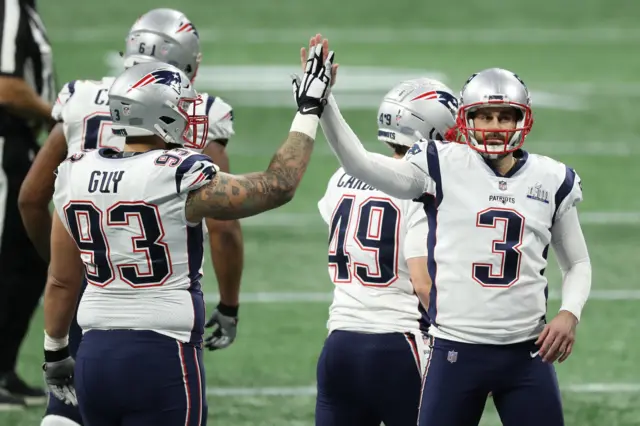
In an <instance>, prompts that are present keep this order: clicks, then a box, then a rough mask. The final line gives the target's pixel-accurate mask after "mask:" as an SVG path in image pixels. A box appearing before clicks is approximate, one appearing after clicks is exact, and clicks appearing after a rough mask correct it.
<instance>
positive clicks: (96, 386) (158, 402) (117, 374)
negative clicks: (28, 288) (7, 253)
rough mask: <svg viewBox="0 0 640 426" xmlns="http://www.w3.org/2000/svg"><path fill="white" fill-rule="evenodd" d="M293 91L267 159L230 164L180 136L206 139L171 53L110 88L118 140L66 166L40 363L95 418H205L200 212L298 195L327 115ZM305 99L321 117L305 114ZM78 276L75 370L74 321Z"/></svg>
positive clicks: (245, 212) (241, 208) (249, 208)
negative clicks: (288, 117) (237, 169)
mask: <svg viewBox="0 0 640 426" xmlns="http://www.w3.org/2000/svg"><path fill="white" fill-rule="evenodd" d="M315 57H319V58H322V52H319V53H318V54H317V55H315ZM314 61H315V62H317V60H316V59H314ZM329 66H330V65H329ZM324 69H325V68H324V67H323V68H322V70H324ZM315 71H316V72H317V74H314V75H310V76H308V79H307V80H308V81H309V82H310V83H312V82H313V80H315V79H319V78H320V77H317V75H318V74H319V72H320V71H318V69H317V68H315ZM327 74H328V73H327V72H325V71H322V76H321V78H322V81H323V84H327V85H328V81H330V75H327ZM150 77H155V80H152V81H151V82H150V83H149V84H144V85H137V84H136V83H137V82H140V81H147V79H149V78H150ZM324 82H326V83H324ZM313 87H318V85H313ZM299 92H300V96H299V98H300V99H301V107H300V110H301V112H299V113H298V114H297V115H296V117H295V119H294V121H293V123H292V125H291V131H290V132H289V135H288V137H287V139H286V140H285V142H284V143H283V144H282V146H281V147H280V148H279V149H278V150H277V151H276V153H275V154H274V156H273V159H272V162H271V163H270V164H269V166H268V168H267V169H266V170H265V171H263V172H254V173H250V174H247V175H231V174H228V173H224V172H222V171H220V170H219V168H218V167H217V166H216V165H214V164H213V162H212V161H211V159H210V158H209V157H207V156H206V155H202V154H198V153H194V152H192V151H189V150H186V149H184V148H182V147H183V146H184V145H186V144H187V143H189V144H197V143H198V142H201V141H202V140H204V139H205V138H206V134H203V135H200V134H199V133H198V130H199V129H200V128H202V125H205V127H206V121H207V117H206V116H204V115H197V114H194V111H195V105H196V104H197V103H199V102H202V98H201V97H199V96H198V95H197V93H196V92H195V90H194V89H193V87H192V85H191V83H190V80H189V78H188V77H187V76H186V75H185V74H184V73H183V72H182V71H181V70H179V69H178V68H176V67H173V66H170V65H168V64H161V63H157V62H150V63H143V64H137V65H134V66H132V67H131V68H128V69H127V70H126V71H125V72H124V73H123V74H121V75H120V76H119V77H118V78H117V79H116V80H115V81H114V83H113V85H112V86H111V88H110V89H109V109H110V111H111V115H112V117H113V118H114V124H113V128H114V131H117V132H120V134H123V135H126V142H125V147H124V151H116V150H113V149H110V148H102V149H98V150H92V151H89V152H81V153H76V154H73V155H72V156H71V157H69V158H68V159H67V160H66V161H64V162H63V163H62V164H61V165H60V166H59V167H58V169H57V178H56V182H55V192H54V196H53V201H54V206H55V213H54V215H53V223H52V231H51V245H52V252H51V262H50V266H49V278H48V280H47V287H46V291H45V298H44V316H45V342H44V349H45V364H44V367H43V368H44V371H45V379H46V382H47V385H48V387H49V390H50V391H51V392H52V393H53V394H54V395H55V396H56V397H57V398H58V399H60V400H62V401H65V402H67V403H70V404H74V403H75V402H76V396H77V403H78V406H79V408H80V411H81V413H82V418H83V420H84V421H85V422H86V423H87V424H90V425H103V426H111V425H113V426H116V425H123V424H132V425H133V424H135V425H140V426H151V425H158V424H172V425H173V424H181V425H187V426H196V425H205V424H206V419H207V408H206V407H207V406H206V395H205V387H206V386H205V383H206V382H205V379H204V370H203V366H202V353H201V351H202V343H203V332H204V329H203V328H204V300H203V294H202V291H201V288H200V279H201V277H202V262H203V232H202V219H203V218H204V217H213V218H216V219H219V220H229V219H240V218H243V217H248V216H253V215H256V214H259V213H261V212H264V211H267V210H270V209H273V208H276V207H278V206H280V205H283V204H285V203H287V202H288V201H290V200H291V199H292V198H293V194H294V193H295V190H296V188H297V186H298V185H299V183H300V180H301V179H302V176H303V174H304V171H305V170H306V167H307V164H308V162H309V159H310V155H311V151H312V148H313V141H314V137H315V133H316V128H317V125H318V122H319V115H320V114H321V113H322V108H321V106H322V105H321V104H320V100H319V99H318V98H313V97H310V96H307V88H306V87H305V88H300V91H299ZM311 104H313V106H319V108H317V109H315V111H316V114H315V115H314V116H313V117H311V116H308V115H304V114H303V112H302V111H309V109H310V108H309V106H310V105H311ZM311 109H314V108H311ZM125 111H126V113H125ZM83 276H85V277H86V279H87V281H88V282H89V285H88V286H87V289H86V291H85V293H84V294H83V296H82V299H81V301H80V306H79V309H78V322H79V324H80V326H81V327H82V329H83V331H84V335H83V339H82V344H81V345H80V348H79V350H78V353H77V357H76V363H75V374H74V360H73V358H71V357H70V354H69V348H68V335H67V333H68V330H69V324H70V322H71V317H72V314H73V310H74V307H75V304H76V300H77V297H78V293H79V289H80V283H81V281H82V278H83ZM74 379H75V380H74ZM76 391H77V394H76Z"/></svg>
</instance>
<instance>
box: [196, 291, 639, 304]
mask: <svg viewBox="0 0 640 426" xmlns="http://www.w3.org/2000/svg"><path fill="white" fill-rule="evenodd" d="M332 298H333V294H332V293H330V292H326V293H325V292H302V291H300V292H256V293H242V294H241V295H240V300H241V301H242V303H268V304H271V303H329V302H331V300H332ZM549 300H560V293H558V292H554V291H551V292H550V293H549ZM589 300H601V301H621V300H640V290H627V289H611V290H591V293H590V294H589ZM205 301H206V302H207V303H217V302H218V296H217V295H214V294H206V295H205Z"/></svg>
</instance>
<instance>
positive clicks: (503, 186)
mask: <svg viewBox="0 0 640 426" xmlns="http://www.w3.org/2000/svg"><path fill="white" fill-rule="evenodd" d="M498 188H499V189H500V191H506V190H507V182H506V181H504V180H501V181H500V182H498Z"/></svg>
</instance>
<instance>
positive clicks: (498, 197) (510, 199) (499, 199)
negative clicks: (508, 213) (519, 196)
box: [489, 195, 516, 204]
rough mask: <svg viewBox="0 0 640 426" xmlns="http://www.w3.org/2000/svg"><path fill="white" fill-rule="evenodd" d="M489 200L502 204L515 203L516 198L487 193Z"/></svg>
mask: <svg viewBox="0 0 640 426" xmlns="http://www.w3.org/2000/svg"><path fill="white" fill-rule="evenodd" d="M489 201H497V202H499V203H502V204H507V203H511V204H515V203H516V198H515V197H509V196H506V195H489Z"/></svg>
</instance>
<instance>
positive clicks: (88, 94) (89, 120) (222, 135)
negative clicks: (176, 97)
mask: <svg viewBox="0 0 640 426" xmlns="http://www.w3.org/2000/svg"><path fill="white" fill-rule="evenodd" d="M114 80H115V77H104V78H103V79H102V80H73V81H70V82H69V83H66V84H65V85H64V86H63V88H62V90H60V93H59V94H58V99H57V100H56V102H55V104H54V106H53V111H52V113H51V116H52V117H53V119H54V120H56V121H62V122H63V129H64V136H65V138H66V139H67V156H69V155H71V154H73V153H75V152H79V151H82V150H87V149H99V148H106V147H110V148H115V149H118V150H122V148H123V147H124V139H125V138H124V137H122V136H116V135H114V134H113V133H112V132H111V125H112V121H111V115H110V113H109V97H108V94H109V88H110V87H111V85H112V84H113V82H114ZM200 95H201V96H202V101H203V102H202V103H200V104H198V105H196V114H197V115H206V116H208V117H209V130H208V134H207V143H209V142H211V141H214V140H229V139H230V138H231V136H233V134H234V130H233V110H232V109H231V106H230V105H229V104H227V103H226V102H225V101H223V100H222V99H220V98H218V97H215V96H210V95H208V94H207V93H201V94H200ZM198 131H202V126H199V128H198ZM193 151H197V152H199V151H201V150H193Z"/></svg>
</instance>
